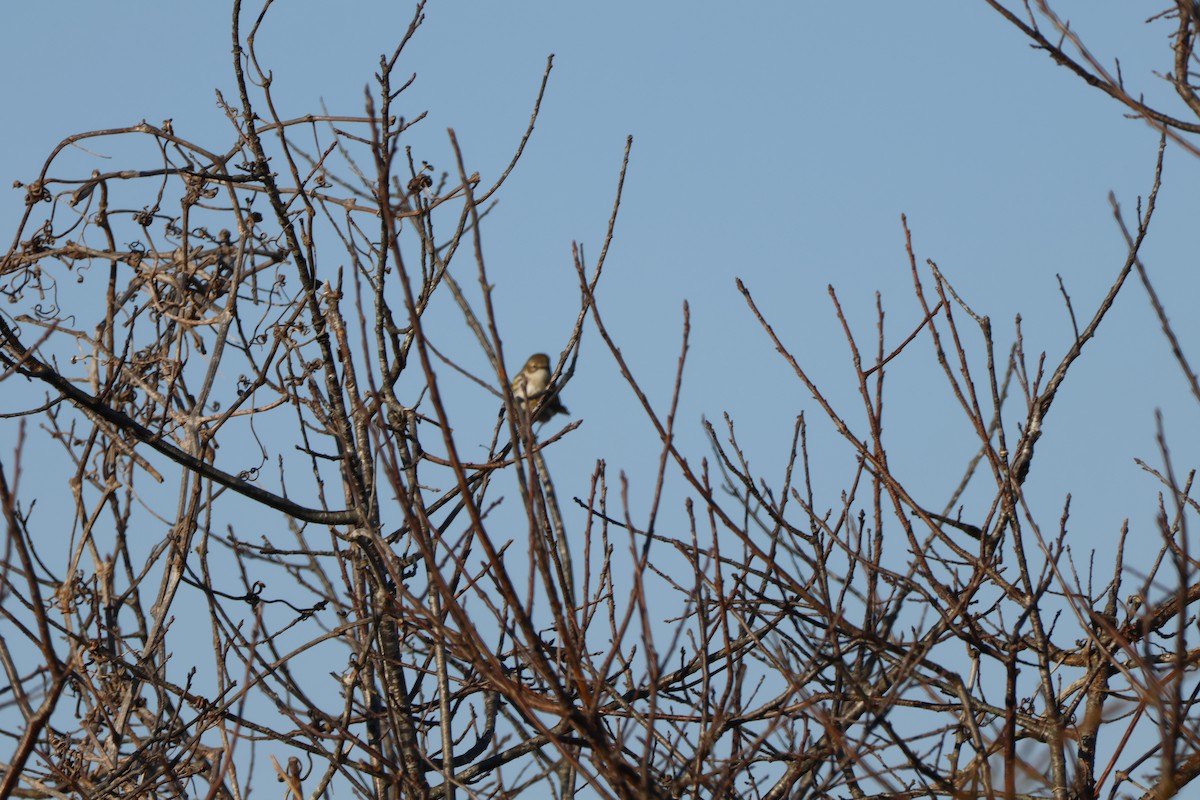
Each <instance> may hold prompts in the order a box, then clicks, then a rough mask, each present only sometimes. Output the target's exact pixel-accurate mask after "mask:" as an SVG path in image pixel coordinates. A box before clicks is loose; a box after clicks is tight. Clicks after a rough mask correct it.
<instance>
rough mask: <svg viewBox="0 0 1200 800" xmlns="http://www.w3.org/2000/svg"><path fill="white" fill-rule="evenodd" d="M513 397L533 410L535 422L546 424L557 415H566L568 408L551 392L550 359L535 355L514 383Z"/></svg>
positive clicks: (540, 354) (530, 358)
mask: <svg viewBox="0 0 1200 800" xmlns="http://www.w3.org/2000/svg"><path fill="white" fill-rule="evenodd" d="M512 393H513V397H515V398H517V402H519V403H520V404H521V405H522V407H524V408H526V409H532V410H533V421H534V422H545V421H546V420H548V419H550V418H551V417H553V416H554V415H555V414H566V413H568V412H567V407H566V406H564V405H563V404H562V403H561V402H559V399H558V395H556V394H551V391H550V357H549V356H547V355H546V354H545V353H534V354H533V355H531V356H530V357H529V360H528V361H526V362H525V367H524V368H523V369H522V370H521V371H520V372H519V373H517V376H516V377H515V378H513V381H512Z"/></svg>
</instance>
